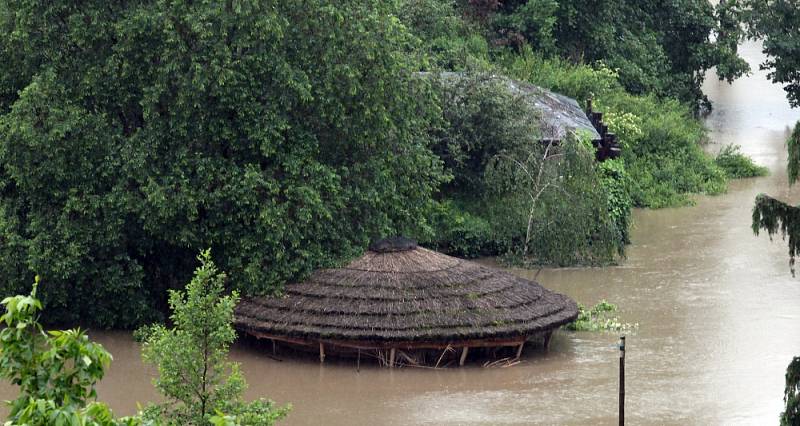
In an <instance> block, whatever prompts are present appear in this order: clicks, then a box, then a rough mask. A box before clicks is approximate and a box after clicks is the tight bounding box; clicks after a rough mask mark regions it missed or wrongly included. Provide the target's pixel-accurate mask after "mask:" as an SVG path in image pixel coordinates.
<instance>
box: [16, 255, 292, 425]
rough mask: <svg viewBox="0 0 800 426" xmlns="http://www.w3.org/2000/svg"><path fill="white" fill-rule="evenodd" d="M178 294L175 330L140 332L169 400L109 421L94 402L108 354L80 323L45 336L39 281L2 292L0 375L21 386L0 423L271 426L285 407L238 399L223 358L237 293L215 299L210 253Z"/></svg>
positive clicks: (238, 377)
mask: <svg viewBox="0 0 800 426" xmlns="http://www.w3.org/2000/svg"><path fill="white" fill-rule="evenodd" d="M198 259H199V260H200V262H201V266H200V267H199V268H198V269H197V270H196V271H195V276H194V278H193V279H192V281H191V282H190V283H189V284H188V285H187V286H186V292H185V293H184V292H182V291H174V292H172V293H171V295H170V296H171V297H170V304H171V306H172V310H173V313H172V316H171V319H172V320H173V321H174V323H175V326H174V328H167V327H165V326H162V325H155V326H151V327H146V328H143V329H141V330H140V331H139V333H138V334H139V337H140V338H142V339H143V340H144V348H143V351H142V356H143V358H144V360H145V361H146V362H151V363H153V364H155V365H156V366H157V367H158V375H159V377H158V378H157V379H156V380H155V382H154V383H155V385H156V388H157V389H158V390H159V392H161V394H162V395H163V396H164V397H165V399H166V400H167V402H164V403H161V404H151V405H149V406H147V407H146V408H145V409H144V410H143V411H142V412H140V413H139V414H138V415H137V416H133V417H125V418H120V419H116V418H114V416H113V413H112V412H111V410H110V409H109V408H108V406H107V405H106V404H105V403H102V402H98V401H97V392H96V390H95V386H96V384H97V382H98V381H99V380H100V379H102V378H103V376H104V375H105V371H106V369H107V368H108V367H109V365H110V364H111V354H110V353H108V352H107V351H106V350H105V349H104V348H103V347H102V346H101V345H100V344H98V343H94V342H92V341H90V340H89V337H88V336H87V335H86V333H85V332H84V331H82V330H80V329H71V330H63V331H58V330H51V331H47V332H45V331H44V329H43V327H42V325H41V324H40V323H39V313H40V312H41V311H42V308H43V305H42V302H41V301H40V300H39V299H38V298H37V291H38V288H39V278H38V276H37V278H36V283H35V284H34V285H33V290H31V293H30V295H28V296H13V297H7V298H5V299H4V300H3V301H2V305H3V306H4V308H5V313H4V314H3V315H2V316H0V322H2V323H3V325H4V327H5V328H3V330H2V331H0V341H2V342H3V346H2V351H0V376H2V378H4V379H6V380H9V381H10V382H11V383H12V384H14V385H17V386H19V396H18V397H17V399H16V400H14V401H9V402H8V404H9V407H10V410H9V415H8V420H7V421H6V422H5V425H6V426H15V425H19V426H23V425H25V426H52V425H86V426H170V425H175V426H211V425H214V426H217V425H224V426H269V425H272V424H274V423H275V421H277V420H279V419H281V418H283V417H285V416H286V414H287V412H288V410H289V409H290V408H291V407H276V406H275V405H274V403H273V402H272V401H269V400H264V399H259V400H256V401H252V402H244V400H243V398H242V392H243V391H244V389H245V388H246V387H247V384H246V383H245V381H244V378H243V377H242V374H241V372H240V371H239V367H238V365H237V364H234V363H229V362H227V361H226V358H227V354H228V349H229V347H230V344H231V343H232V342H233V340H234V338H235V336H236V335H235V332H234V330H233V327H232V325H231V324H232V322H233V307H234V305H235V304H236V301H237V295H236V294H235V293H234V294H231V295H227V296H226V295H223V284H224V281H225V274H223V273H221V272H219V271H218V270H217V269H216V266H215V265H214V263H213V262H212V261H211V256H210V252H209V251H205V252H203V253H201V255H200V256H199V257H198Z"/></svg>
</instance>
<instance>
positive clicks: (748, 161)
mask: <svg viewBox="0 0 800 426" xmlns="http://www.w3.org/2000/svg"><path fill="white" fill-rule="evenodd" d="M741 148H742V147H740V146H739V145H725V146H724V147H723V148H722V149H721V150H720V151H719V153H718V154H717V157H716V158H715V159H714V162H715V163H716V164H717V166H719V167H720V168H721V169H722V170H724V171H725V174H726V175H727V176H728V177H729V178H731V179H740V178H749V177H759V176H766V175H767V174H769V169H767V168H766V167H764V166H759V165H758V164H756V163H755V162H753V159H752V158H750V157H748V156H746V155H744V154H742V152H741Z"/></svg>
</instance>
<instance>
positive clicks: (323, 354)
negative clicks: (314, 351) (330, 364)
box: [319, 342, 325, 364]
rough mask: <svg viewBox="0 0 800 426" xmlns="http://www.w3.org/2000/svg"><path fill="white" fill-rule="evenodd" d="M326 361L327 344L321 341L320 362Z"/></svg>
mask: <svg viewBox="0 0 800 426" xmlns="http://www.w3.org/2000/svg"><path fill="white" fill-rule="evenodd" d="M324 362H325V345H324V344H322V342H319V363H320V364H322V363H324Z"/></svg>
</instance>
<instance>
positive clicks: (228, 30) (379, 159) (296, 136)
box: [0, 0, 444, 327]
mask: <svg viewBox="0 0 800 426" xmlns="http://www.w3.org/2000/svg"><path fill="white" fill-rule="evenodd" d="M0 12H2V13H0V25H2V26H3V27H4V28H5V29H6V30H7V31H3V32H1V33H0V59H3V60H2V61H0V76H2V77H0V129H2V131H0V242H2V243H3V244H0V251H2V254H3V256H2V257H0V270H2V271H3V272H7V273H8V274H9V278H8V280H7V281H5V282H4V283H3V285H4V288H5V289H6V291H7V292H9V293H10V292H18V291H19V290H20V289H19V288H18V287H17V286H18V284H17V283H19V282H24V281H25V277H29V276H30V275H31V274H32V271H33V270H36V271H38V272H39V273H41V274H42V276H43V277H44V278H45V280H46V282H47V283H48V286H46V287H43V288H42V289H41V290H40V291H41V296H42V298H43V299H44V300H45V302H46V303H47V304H48V306H49V307H50V308H49V309H48V316H50V315H52V316H53V317H55V318H58V319H59V320H61V321H76V320H78V319H79V318H81V319H84V320H86V319H91V321H92V322H94V323H97V324H100V325H103V326H121V327H131V326H134V325H137V324H141V323H143V322H148V321H152V320H153V319H156V318H158V317H159V314H160V312H163V311H165V310H166V302H167V301H166V299H165V296H164V295H165V294H166V290H168V289H173V288H178V287H180V286H181V285H182V284H183V283H184V282H185V280H186V278H188V277H189V276H190V275H191V271H192V266H191V265H192V263H193V259H194V253H196V252H197V250H198V249H200V248H201V247H208V246H212V247H214V249H215V253H217V255H218V261H219V262H220V264H221V266H223V267H224V268H225V269H226V270H227V271H229V273H230V274H231V280H230V282H229V283H230V285H231V286H232V287H236V288H238V289H240V290H242V291H245V292H248V293H271V292H279V291H280V289H281V288H282V285H283V283H285V282H286V281H290V280H298V279H302V277H303V276H304V275H305V274H307V273H308V272H309V271H311V270H312V269H314V268H317V267H321V266H325V265H331V264H334V263H337V262H340V261H342V260H343V259H346V258H347V257H349V256H350V255H352V254H354V253H355V252H358V251H359V250H361V249H362V247H363V246H364V245H365V244H366V243H367V242H368V241H369V239H370V238H372V237H375V236H379V235H388V234H395V233H406V234H414V235H424V234H425V233H429V232H430V228H429V225H428V224H427V223H426V217H427V216H428V213H429V211H430V210H431V208H432V205H433V199H432V194H433V193H434V192H435V191H436V190H437V188H438V186H439V184H440V183H441V182H442V181H443V179H444V176H443V172H442V167H441V164H440V161H439V160H438V158H437V157H436V156H435V155H434V154H433V153H432V152H431V150H430V139H429V136H428V134H427V133H426V131H427V129H428V127H429V123H430V120H431V119H432V117H434V116H435V115H436V113H437V107H436V105H435V104H434V102H433V97H432V96H431V94H430V92H429V89H428V87H427V83H425V82H423V81H421V80H419V79H415V78H413V77H412V74H413V71H416V70H417V69H419V67H420V64H421V62H420V58H418V57H416V56H413V55H409V54H408V52H409V51H410V49H411V47H410V46H413V45H414V44H415V43H416V41H415V39H414V37H413V36H411V35H410V34H409V33H408V31H407V29H406V27H405V26H404V25H402V24H401V23H400V21H399V20H398V18H396V14H397V10H396V9H395V5H394V3H393V2H382V1H368V2H363V1H355V0H352V1H351V0H346V1H337V2H331V1H324V0H314V1H299V0H292V1H288V2H286V1H281V2H278V1H268V2H250V1H246V2H233V3H230V4H224V5H218V4H215V3H209V2H199V3H198V2H188V1H177V2H160V1H133V2H124V3H114V4H107V3H106V2H96V1H89V2H84V3H82V4H81V6H80V7H77V6H75V5H74V4H73V3H70V2H41V1H30V2H17V1H10V0H9V1H4V2H3V3H2V5H0Z"/></svg>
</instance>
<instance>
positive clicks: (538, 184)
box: [487, 138, 624, 266]
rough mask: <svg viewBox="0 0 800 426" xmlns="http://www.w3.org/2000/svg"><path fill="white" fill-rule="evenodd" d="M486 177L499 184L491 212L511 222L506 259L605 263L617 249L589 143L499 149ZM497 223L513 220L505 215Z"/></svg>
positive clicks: (618, 244)
mask: <svg viewBox="0 0 800 426" xmlns="http://www.w3.org/2000/svg"><path fill="white" fill-rule="evenodd" d="M487 177H488V179H489V180H490V182H493V183H494V185H493V186H494V187H495V188H502V189H504V191H503V192H502V193H500V194H499V195H498V196H497V198H494V199H493V200H492V201H493V202H492V207H491V211H492V213H491V216H492V217H509V218H514V221H515V222H516V223H517V225H515V228H516V229H515V232H516V233H517V235H516V238H515V239H514V245H513V246H512V250H511V251H512V253H510V254H512V255H513V256H512V257H510V259H511V260H514V258H515V257H516V258H517V260H518V261H520V262H523V263H533V264H548V265H557V266H566V265H574V264H606V263H610V262H612V261H613V260H614V258H615V255H616V254H617V253H618V252H619V251H621V249H622V247H623V245H624V243H623V242H622V241H620V240H619V239H618V238H619V236H620V235H619V234H618V233H617V232H616V225H615V223H614V221H613V219H612V218H611V216H610V214H609V209H608V205H607V202H608V198H607V197H606V194H604V188H603V185H602V183H601V179H600V174H599V171H598V166H597V163H596V162H595V159H594V148H593V147H592V146H591V145H590V144H588V143H587V142H584V141H580V140H575V139H574V138H570V139H567V140H565V141H563V142H562V143H559V144H558V145H553V144H543V143H541V142H534V143H531V144H528V145H527V146H524V147H522V148H521V149H520V150H518V151H508V152H501V153H500V154H499V155H498V156H497V158H496V159H495V161H494V162H493V163H492V164H491V167H490V168H489V169H488V170H487ZM501 223H502V222H501ZM503 226H507V227H509V228H511V226H514V225H510V224H508V221H506V222H505V223H503ZM511 229H514V228H511Z"/></svg>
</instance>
